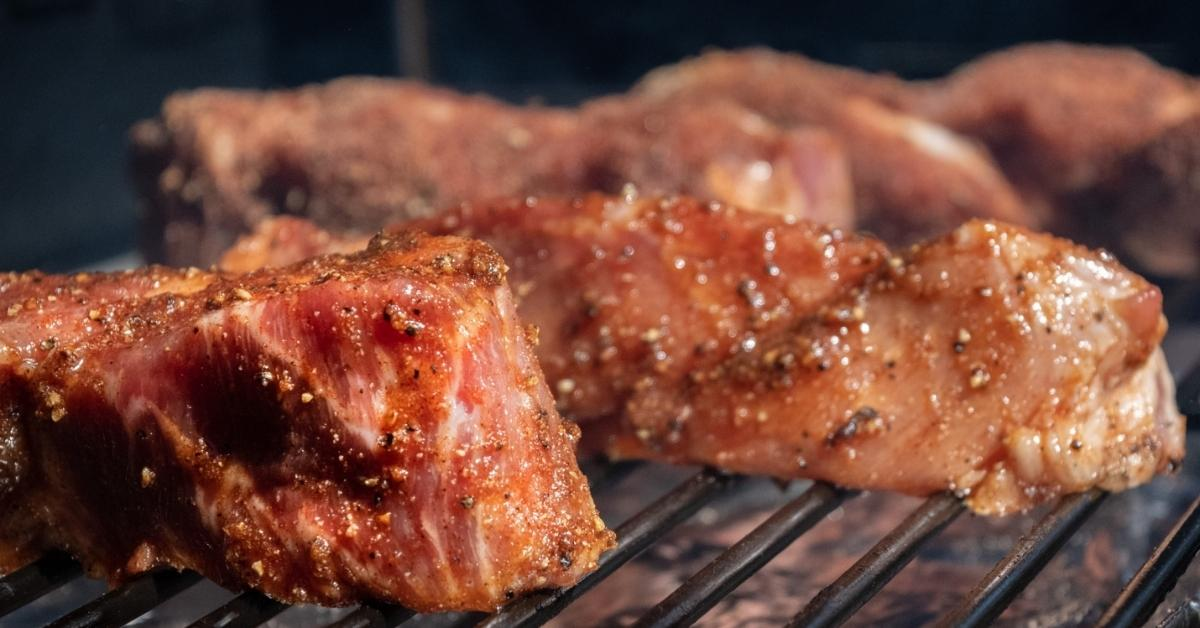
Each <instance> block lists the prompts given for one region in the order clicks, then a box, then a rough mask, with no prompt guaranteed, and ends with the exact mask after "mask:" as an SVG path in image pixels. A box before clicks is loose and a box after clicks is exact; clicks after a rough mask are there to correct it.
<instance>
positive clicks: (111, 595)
mask: <svg viewBox="0 0 1200 628" xmlns="http://www.w3.org/2000/svg"><path fill="white" fill-rule="evenodd" d="M200 580H201V578H200V574H198V573H195V572H191V571H182V572H180V571H170V570H159V571H151V572H147V573H144V574H142V575H140V576H137V577H136V578H134V579H133V580H130V581H129V582H128V583H126V584H125V586H122V587H120V588H118V589H113V590H112V591H109V592H108V593H105V594H104V595H102V596H100V597H98V598H96V599H95V600H92V601H91V602H88V603H87V604H85V605H83V606H80V607H79V608H77V609H75V610H73V611H71V612H70V613H67V614H66V615H63V616H62V617H60V618H58V619H57V620H55V621H53V622H51V623H50V625H49V626H48V628H108V627H110V626H124V625H125V624H127V623H129V622H131V621H133V620H135V619H137V618H138V617H141V616H142V615H144V614H145V613H146V612H147V611H149V610H151V609H153V608H154V607H156V606H158V605H159V604H162V603H163V602H165V601H167V600H169V599H171V598H173V597H175V596H176V595H178V594H179V593H181V592H183V591H184V590H185V589H187V588H188V587H190V586H192V585H194V584H196V583H197V582H200Z"/></svg>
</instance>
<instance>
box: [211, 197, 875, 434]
mask: <svg viewBox="0 0 1200 628" xmlns="http://www.w3.org/2000/svg"><path fill="white" fill-rule="evenodd" d="M288 222H292V221H278V220H277V221H274V222H272V223H269V224H267V225H265V226H264V227H263V228H261V229H260V231H259V232H258V234H256V235H255V236H254V237H251V238H248V239H246V240H244V241H243V244H242V245H241V247H242V248H247V247H249V248H255V249H258V250H268V249H272V250H274V251H276V253H277V254H276V255H275V256H274V257H273V258H271V259H269V260H267V262H268V263H271V264H283V263H288V262H291V261H294V258H293V257H291V255H292V253H293V252H294V251H295V250H298V249H301V248H304V247H303V246H296V245H294V244H293V245H284V246H278V245H277V246H274V247H272V246H271V245H270V243H271V242H279V238H280V232H281V231H283V232H285V234H286V236H290V239H291V241H293V242H294V241H295V240H297V239H311V238H318V239H325V238H328V236H325V235H316V234H314V232H312V231H310V230H306V229H305V228H304V227H302V226H289V225H288V224H287V223H288ZM403 227H404V228H414V229H420V230H424V231H429V232H432V233H442V234H455V235H461V236H466V237H472V238H479V239H481V240H484V241H486V242H488V243H489V244H491V245H492V246H494V247H495V248H496V250H497V251H499V252H500V254H501V255H503V256H504V259H505V260H506V261H507V262H508V265H509V267H510V270H509V279H510V281H511V282H512V285H513V290H514V292H515V293H516V295H517V299H518V302H519V305H518V309H519V312H520V315H521V318H522V319H523V320H525V321H526V322H528V323H530V324H533V325H535V326H536V327H537V328H538V347H537V356H538V359H539V361H540V363H541V366H542V369H543V370H544V371H545V373H546V377H547V379H548V380H549V382H550V384H551V387H552V388H553V389H554V390H555V391H556V393H557V399H558V404H559V409H560V411H562V412H563V413H564V414H565V415H567V416H569V417H571V418H573V419H576V420H579V421H588V420H592V419H598V418H602V417H609V416H613V415H616V414H620V413H621V412H623V411H624V404H625V401H626V400H627V399H629V398H630V397H631V396H632V395H633V394H634V391H636V390H638V389H641V388H647V387H661V388H677V387H679V386H681V385H682V383H683V379H684V378H686V377H687V376H688V374H689V373H691V372H693V371H695V370H697V369H702V368H707V367H708V366H710V365H713V364H715V363H717V362H719V361H720V360H723V359H725V358H727V357H728V356H731V355H734V354H736V353H738V352H740V351H742V348H743V347H746V346H753V344H754V343H755V342H756V338H758V337H759V335H760V334H763V333H765V332H768V331H769V330H771V329H775V328H778V327H780V326H781V325H786V324H788V323H789V322H791V321H793V320H794V319H795V317H796V316H798V315H799V314H803V313H804V312H807V311H809V310H811V309H812V308H813V307H815V306H816V305H817V304H820V303H822V302H824V301H825V300H827V299H829V298H831V297H832V296H834V295H835V294H837V293H838V292H839V291H840V290H842V289H843V288H844V287H845V286H849V285H854V284H855V283H856V282H858V281H861V280H862V279H863V277H864V276H865V275H866V274H867V273H869V272H870V271H872V270H873V269H874V268H875V267H877V266H878V265H879V264H881V263H883V260H884V259H885V256H884V255H883V253H884V248H883V246H882V245H881V244H880V243H879V242H878V241H876V240H873V239H870V238H863V237H858V236H855V235H853V234H847V233H844V232H842V231H840V230H836V229H831V228H828V227H823V226H820V225H816V224H813V223H808V222H804V221H794V220H788V219H785V218H783V217H781V216H776V215H773V214H767V213H762V212H746V211H739V210H737V209H734V208H732V207H729V206H724V205H716V204H707V203H701V202H698V201H695V200H692V199H674V200H664V199H659V198H644V199H639V198H636V197H633V196H628V197H608V196H601V195H591V196H588V197H584V198H582V199H580V200H578V201H569V200H563V199H550V198H548V199H528V200H512V201H497V202H493V203H480V204H465V205H462V206H460V207H457V208H454V209H451V210H449V211H446V212H443V213H441V214H439V215H437V216H433V217H430V218H427V219H421V220H417V221H412V222H408V223H404V225H403ZM255 241H259V243H255ZM360 242H361V240H358V239H356V238H353V237H350V238H344V239H337V238H335V239H334V240H332V241H330V246H333V247H336V248H352V247H354V246H356V245H357V244H359V243H360ZM261 261H263V258H261V257H252V258H240V257H238V256H237V255H236V252H233V253H231V254H230V255H229V256H227V257H226V258H225V260H224V262H223V264H224V265H225V266H226V267H227V268H231V269H246V270H248V269H250V268H253V267H254V266H253V265H254V264H257V263H259V262H261Z"/></svg>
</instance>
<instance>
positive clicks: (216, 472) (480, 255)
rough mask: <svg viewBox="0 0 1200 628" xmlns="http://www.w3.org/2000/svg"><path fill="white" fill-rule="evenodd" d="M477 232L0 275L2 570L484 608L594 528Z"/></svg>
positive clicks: (565, 434) (585, 562) (576, 572)
mask: <svg viewBox="0 0 1200 628" xmlns="http://www.w3.org/2000/svg"><path fill="white" fill-rule="evenodd" d="M505 270H506V269H505V264H504V262H503V260H502V259H501V258H500V257H499V256H498V255H497V254H496V253H495V252H494V251H493V250H492V249H491V248H489V247H487V246H486V245H484V244H482V243H479V242H474V241H469V240H464V239H460V238H450V237H440V238H435V237H429V236H425V235H419V234H413V233H399V234H394V235H391V236H387V237H382V236H381V237H379V238H376V239H374V240H373V241H372V242H371V244H370V245H369V247H368V248H367V250H365V251H363V252H361V253H357V254H354V255H349V256H342V255H330V256H325V257H320V258H316V259H314V260H311V261H308V262H304V263H301V264H296V265H293V266H288V267H285V268H282V269H273V270H270V271H263V272H256V273H251V274H247V275H237V274H230V273H208V272H202V271H198V270H195V269H192V270H171V269H166V268H161V267H151V268H148V269H144V270H139V271H131V272H124V273H113V274H80V275H74V276H52V275H42V274H39V273H25V274H8V275H4V276H0V391H3V395H2V399H0V403H2V404H3V405H2V406H0V408H3V410H4V411H3V413H0V427H3V429H2V430H0V439H2V440H0V461H3V462H2V463H0V474H2V475H0V504H2V505H3V510H2V512H3V513H4V515H3V516H0V547H3V548H4V550H3V551H2V552H0V569H2V570H10V569H13V568H16V567H19V566H20V564H21V561H23V560H27V559H29V558H32V557H33V556H35V555H36V554H38V553H40V552H41V551H44V550H45V549H48V548H63V549H66V550H68V551H70V552H72V553H73V554H75V555H76V556H78V557H79V558H80V559H82V560H83V561H84V562H85V563H86V564H87V565H88V566H89V567H90V569H91V570H92V571H93V572H94V573H96V574H98V575H106V576H107V577H108V578H109V579H110V580H112V581H114V582H120V581H122V580H125V579H127V578H129V577H130V576H132V575H134V574H137V573H139V572H142V571H145V570H147V569H151V568H154V567H157V566H160V565H170V566H174V567H178V568H189V569H194V570H196V571H199V572H200V573H202V574H204V575H206V576H208V577H210V578H212V579H213V580H215V581H217V582H219V583H221V584H223V585H225V586H228V587H232V588H245V587H254V588H257V589H259V590H261V591H263V592H264V593H266V594H268V595H270V596H272V597H275V598H277V599H280V600H284V601H288V602H304V603H320V604H325V605H341V604H350V603H354V602H358V601H361V600H364V599H382V600H387V601H392V602H396V603H400V604H404V605H406V606H409V607H411V608H414V609H418V610H428V611H433V610H446V609H479V610H490V609H494V608H496V607H497V606H498V605H500V604H502V603H503V602H504V601H505V600H506V599H508V598H511V597H512V596H514V595H517V594H519V593H521V592H523V591H527V590H530V589H535V588H541V587H553V586H561V585H567V584H571V583H573V582H575V581H576V580H577V579H578V578H579V577H581V576H582V575H583V574H584V573H587V572H588V571H590V570H591V569H593V568H594V566H595V564H596V558H597V556H598V555H599V554H600V552H602V551H603V550H605V549H607V548H608V547H610V546H611V544H612V534H611V532H609V531H608V530H607V529H606V528H605V526H604V524H603V523H602V522H601V521H600V519H599V517H598V515H597V512H596V509H595V507H594V505H593V503H592V500H591V497H590V494H589V492H588V489H587V484H586V480H585V478H584V477H583V475H582V474H581V473H580V471H579V469H578V467H577V465H576V462H575V459H574V446H575V444H576V442H577V440H578V429H577V428H575V427H574V426H573V425H571V424H569V423H565V422H563V421H562V420H561V419H560V418H559V416H558V414H557V412H556V411H555V409H554V401H553V398H552V397H551V395H550V392H549V390H548V388H547V387H546V384H545V382H544V380H543V378H542V376H541V373H540V371H539V370H538V368H537V363H536V361H535V359H534V356H533V353H532V349H531V345H530V339H529V338H528V337H527V336H526V332H525V329H524V327H523V326H522V325H520V324H519V322H518V320H517V318H516V311H515V305H514V303H513V300H512V296H511V293H510V292H509V289H508V286H507V283H506V281H505Z"/></svg>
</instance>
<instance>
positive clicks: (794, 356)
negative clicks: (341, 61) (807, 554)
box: [231, 196, 1184, 514]
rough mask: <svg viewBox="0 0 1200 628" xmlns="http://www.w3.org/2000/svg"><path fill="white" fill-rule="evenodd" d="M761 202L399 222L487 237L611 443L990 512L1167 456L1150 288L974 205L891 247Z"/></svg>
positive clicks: (557, 382)
mask: <svg viewBox="0 0 1200 628" xmlns="http://www.w3.org/2000/svg"><path fill="white" fill-rule="evenodd" d="M774 220H777V219H776V218H775V217H772V216H769V215H767V214H762V213H758V212H751V213H743V212H739V211H737V210H735V209H731V208H728V207H722V206H706V205H703V204H699V203H696V202H694V201H688V200H685V199H675V200H655V199H641V200H638V199H632V198H604V197H596V196H593V197H588V198H586V199H583V200H581V201H579V202H576V203H574V204H570V203H565V202H562V201H554V200H545V199H542V200H529V201H526V202H521V201H514V202H509V203H503V202H501V203H492V204H482V205H477V206H473V205H468V206H463V207H460V208H456V209H452V210H449V211H448V212H446V213H445V214H444V215H442V216H440V217H435V218H430V219H426V220H423V221H419V222H418V223H416V225H417V226H419V227H420V228H423V229H430V230H434V231H443V232H454V233H464V234H470V235H472V236H474V237H479V238H481V239H484V240H485V241H488V242H490V243H492V244H494V245H495V246H496V247H497V249H498V250H499V251H501V253H502V254H503V255H505V257H506V259H507V260H508V263H509V264H510V265H511V267H512V273H511V278H512V280H513V283H514V287H515V288H514V289H515V290H516V292H517V295H518V298H519V300H520V304H519V306H518V307H519V310H520V312H521V315H522V316H523V317H524V318H525V320H527V321H529V322H531V323H533V324H535V325H537V326H539V327H540V328H541V338H542V341H541V344H540V345H539V348H538V356H539V359H540V360H541V361H542V364H543V366H544V368H545V369H546V372H547V375H548V377H549V378H550V379H551V382H552V383H553V385H554V389H555V391H556V393H557V397H558V403H559V407H560V408H561V409H562V410H563V411H564V412H565V413H566V414H568V415H570V416H574V417H576V418H579V419H581V420H587V422H585V423H584V424H583V429H584V441H585V445H587V446H588V447H589V448H592V449H599V450H602V451H604V452H606V453H607V454H608V455H610V456H612V457H616V458H622V457H634V458H649V459H656V460H666V461H671V462H680V463H689V464H707V465H713V466H717V467H720V468H723V469H729V470H732V471H739V472H746V473H756V474H767V475H772V476H776V477H780V478H799V477H808V478H819V479H823V480H828V481H830V482H833V483H836V484H840V485H843V486H850V487H858V488H866V489H890V490H897V491H902V492H906V493H910V494H915V495H927V494H930V493H934V492H937V491H941V490H947V489H952V490H956V491H959V492H960V493H962V494H963V495H964V496H966V497H967V499H968V503H969V504H970V506H971V507H972V508H973V509H974V510H975V511H977V512H980V513H989V514H990V513H1007V512H1013V511H1016V510H1021V509H1024V508H1027V507H1030V506H1033V505H1035V504H1037V503H1040V502H1042V501H1045V500H1047V499H1050V498H1053V497H1055V496H1057V495H1060V494H1063V493H1066V492H1072V491H1079V490H1084V489H1087V488H1090V487H1093V486H1100V487H1103V488H1106V489H1110V490H1118V489H1123V488H1126V487H1128V486H1132V485H1135V484H1139V483H1142V482H1145V481H1147V480H1149V479H1150V478H1151V477H1153V476H1154V475H1155V474H1156V473H1159V472H1163V471H1167V470H1170V469H1172V468H1174V467H1175V465H1176V464H1177V463H1178V461H1179V460H1180V459H1181V458H1182V455H1183V430H1184V421H1183V419H1182V417H1181V416H1180V415H1179V413H1178V411H1177V410H1176V408H1175V404H1174V395H1173V393H1172V385H1171V379H1170V376H1169V374H1168V372H1167V370H1166V366H1165V363H1164V361H1163V359H1162V356H1161V352H1160V351H1159V350H1158V345H1159V342H1160V340H1161V338H1162V335H1163V333H1164V331H1165V328H1166V323H1165V320H1164V319H1163V317H1162V313H1161V294H1160V293H1159V291H1158V289H1157V288H1155V287H1154V286H1152V285H1150V284H1149V283H1147V282H1146V281H1145V280H1144V279H1142V278H1141V277H1138V276H1137V275H1135V274H1133V273H1131V272H1129V271H1128V270H1126V269H1125V268H1123V267H1122V266H1121V265H1120V264H1119V263H1118V262H1117V261H1116V260H1115V259H1113V258H1112V257H1111V256H1110V255H1108V254H1106V253H1100V252H1093V251H1090V250H1087V249H1085V248H1083V247H1080V246H1077V245H1074V244H1072V243H1070V242H1067V241H1065V240H1061V239H1057V238H1054V237H1051V236H1048V235H1044V234H1038V233H1035V232H1031V231H1028V230H1025V229H1022V228H1019V227H1014V226H1009V225H1006V224H1003V223H997V222H983V221H973V222H968V223H967V224H965V225H964V226H962V227H960V228H959V229H957V230H955V231H953V232H952V233H950V234H949V235H946V236H943V237H942V238H940V239H937V240H933V241H931V242H929V243H926V244H923V245H921V246H919V247H916V248H914V249H911V250H908V251H907V252H906V253H904V254H903V255H891V254H889V253H888V251H887V250H886V249H885V248H884V247H883V246H882V245H881V244H880V243H879V242H877V241H874V240H871V239H868V238H863V237H856V236H853V235H849V234H845V233H842V232H839V231H835V230H827V229H823V228H820V227H817V226H813V225H809V224H805V223H803V222H796V221H786V220H779V221H778V222H773V221H774ZM273 229H274V228H266V229H264V232H263V235H262V236H261V237H263V238H265V239H267V240H268V241H269V240H270V237H271V236H270V234H271V232H272V230H273ZM289 233H293V234H296V233H304V232H303V231H300V230H293V231H290V232H289ZM339 242H340V244H339V245H340V246H353V245H354V243H353V242H352V241H348V240H342V241H339ZM268 248H269V247H268ZM279 250H280V251H283V252H285V253H286V251H287V250H288V247H281V248H280V249H279ZM257 259H258V261H262V259H263V258H262V257H259V258H257ZM236 261H237V260H236V258H233V259H231V262H236ZM275 261H287V260H286V259H280V260H275Z"/></svg>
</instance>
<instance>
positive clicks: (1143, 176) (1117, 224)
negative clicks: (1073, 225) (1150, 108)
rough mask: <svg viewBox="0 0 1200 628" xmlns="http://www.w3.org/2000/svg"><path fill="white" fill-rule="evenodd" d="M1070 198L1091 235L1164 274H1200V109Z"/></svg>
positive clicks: (1081, 224) (1081, 225) (1084, 230)
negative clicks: (1098, 182)
mask: <svg viewBox="0 0 1200 628" xmlns="http://www.w3.org/2000/svg"><path fill="white" fill-rule="evenodd" d="M1069 204H1070V206H1071V207H1072V208H1073V209H1074V210H1075V212H1076V216H1077V219H1078V220H1079V225H1078V228H1077V230H1078V231H1079V232H1081V233H1083V234H1086V235H1087V236H1088V237H1089V238H1090V239H1091V240H1092V241H1095V242H1103V243H1108V244H1109V245H1110V246H1112V247H1114V248H1119V249H1120V251H1121V252H1122V253H1127V254H1129V255H1131V256H1133V258H1134V259H1136V260H1137V261H1138V262H1139V263H1140V264H1141V265H1142V266H1143V267H1145V268H1146V269H1147V270H1149V271H1151V272H1154V273H1156V274H1159V275H1163V276H1178V277H1196V276H1200V113H1198V114H1197V115H1195V116H1193V117H1191V118H1189V119H1187V120H1186V121H1184V122H1182V123H1180V124H1178V125H1176V126H1173V127H1171V128H1169V129H1167V130H1165V131H1163V132H1162V134H1160V135H1159V136H1158V137H1157V138H1156V139H1154V140H1152V141H1150V142H1148V143H1147V144H1146V145H1145V146H1142V147H1141V148H1139V149H1138V150H1136V151H1133V152H1131V153H1129V154H1127V155H1126V156H1124V157H1122V158H1121V160H1120V161H1119V162H1118V163H1117V166H1116V168H1114V169H1113V170H1112V172H1111V173H1110V174H1109V175H1107V176H1106V177H1105V178H1104V179H1103V180H1102V182H1101V183H1100V184H1099V185H1096V186H1094V187H1093V188H1089V189H1088V190H1086V191H1084V192H1081V193H1078V194H1075V195H1073V196H1072V197H1071V198H1070V200H1069ZM1088 217H1091V219H1090V220H1089V219H1088Z"/></svg>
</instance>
